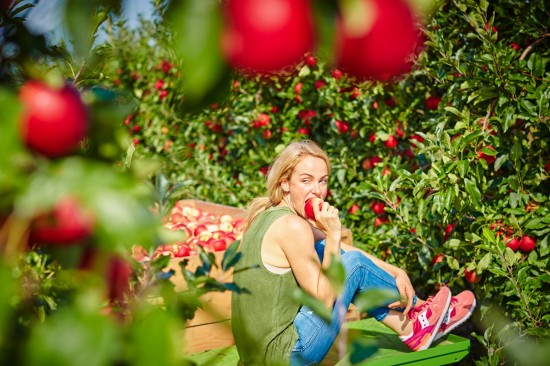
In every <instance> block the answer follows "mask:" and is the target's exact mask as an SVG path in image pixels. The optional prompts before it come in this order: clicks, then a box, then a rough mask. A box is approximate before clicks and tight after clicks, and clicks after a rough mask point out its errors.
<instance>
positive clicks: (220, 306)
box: [168, 199, 359, 353]
mask: <svg viewBox="0 0 550 366" xmlns="http://www.w3.org/2000/svg"><path fill="white" fill-rule="evenodd" d="M182 202H183V203H185V204H188V205H190V206H191V207H194V208H197V209H199V210H201V211H203V212H208V213H211V214H213V215H214V216H221V215H225V214H229V215H231V216H233V217H234V218H244V217H245V216H246V211H245V210H243V209H240V208H236V207H232V206H226V205H221V204H217V203H212V202H206V201H201V200H194V199H190V200H183V201H182ZM342 241H343V242H344V243H346V244H349V245H352V244H353V240H352V234H351V230H349V229H348V228H343V229H342ZM224 253H225V251H223V252H216V253H214V255H215V258H216V263H217V265H218V266H217V267H213V269H212V271H211V276H212V277H214V278H217V279H218V280H220V281H222V282H231V281H232V273H231V272H228V273H223V271H222V270H221V261H222V259H223V255H224ZM183 259H188V260H189V263H188V265H187V269H188V270H191V271H194V270H195V269H196V268H197V267H198V266H199V265H201V261H200V259H199V257H198V256H191V257H186V258H174V259H172V260H171V261H170V264H169V267H168V268H170V269H174V270H175V275H174V276H173V277H172V282H173V283H174V284H175V286H176V290H180V291H181V290H184V289H185V288H186V283H185V280H184V278H183V275H182V273H181V271H180V268H179V263H180V262H181V261H182V260H183ZM200 300H201V302H202V303H203V305H204V306H203V308H202V309H199V310H197V312H196V313H195V316H194V317H193V319H191V320H188V321H187V324H186V329H185V334H184V336H183V343H184V348H185V350H186V352H188V353H196V352H201V351H205V350H210V349H215V348H223V347H228V346H232V345H234V344H235V342H234V340H233V335H232V333H231V292H230V291H225V292H211V293H208V294H205V295H203V296H202V297H201V299H200ZM358 316H359V315H358V313H357V312H355V311H354V310H353V309H350V311H348V316H347V318H349V319H350V320H356V319H358Z"/></svg>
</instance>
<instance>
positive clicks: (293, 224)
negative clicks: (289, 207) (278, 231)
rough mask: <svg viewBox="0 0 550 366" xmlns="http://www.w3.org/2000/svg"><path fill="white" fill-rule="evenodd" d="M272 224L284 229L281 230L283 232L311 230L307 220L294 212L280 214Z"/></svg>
mask: <svg viewBox="0 0 550 366" xmlns="http://www.w3.org/2000/svg"><path fill="white" fill-rule="evenodd" d="M273 225H274V226H276V227H281V228H282V229H284V230H282V232H284V233H290V234H292V233H296V232H302V231H306V232H311V227H310V226H309V224H308V223H307V221H306V220H304V219H303V218H301V217H300V216H298V215H296V214H294V213H292V214H289V215H283V216H281V217H280V218H279V219H278V220H276V221H275V222H274V223H273Z"/></svg>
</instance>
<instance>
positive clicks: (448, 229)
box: [445, 223, 456, 240]
mask: <svg viewBox="0 0 550 366" xmlns="http://www.w3.org/2000/svg"><path fill="white" fill-rule="evenodd" d="M455 226H456V224H453V223H450V224H449V225H447V226H446V227H445V240H447V239H449V237H450V236H451V234H452V233H453V231H454V229H455Z"/></svg>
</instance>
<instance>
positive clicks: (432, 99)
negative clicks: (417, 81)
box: [426, 95, 441, 111]
mask: <svg viewBox="0 0 550 366" xmlns="http://www.w3.org/2000/svg"><path fill="white" fill-rule="evenodd" d="M439 103H441V97H440V96H437V95H430V96H429V97H428V98H427V99H426V108H428V109H429V110H432V111H435V110H437V109H438V108H439Z"/></svg>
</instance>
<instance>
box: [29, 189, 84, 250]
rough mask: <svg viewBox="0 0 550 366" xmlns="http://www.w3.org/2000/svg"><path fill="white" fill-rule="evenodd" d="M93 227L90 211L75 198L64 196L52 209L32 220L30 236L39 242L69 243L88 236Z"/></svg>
mask: <svg viewBox="0 0 550 366" xmlns="http://www.w3.org/2000/svg"><path fill="white" fill-rule="evenodd" d="M93 229H94V218H93V215H92V213H91V212H89V211H87V210H86V209H84V208H83V207H82V206H81V205H80V202H78V200H77V199H76V198H74V197H71V196H66V197H65V198H63V199H61V200H60V201H59V202H57V204H56V205H55V207H54V208H53V210H52V211H50V212H48V213H46V214H42V215H40V216H38V217H36V218H35V219H34V220H33V222H32V224H31V238H32V240H33V241H35V242H37V243H39V244H42V243H44V244H52V245H71V244H74V243H76V242H78V241H80V240H82V239H85V238H87V237H88V236H90V235H91V234H92V232H93Z"/></svg>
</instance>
